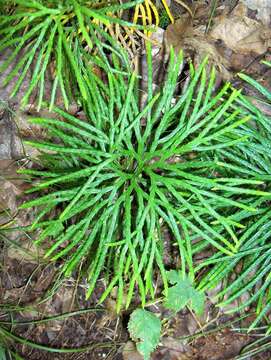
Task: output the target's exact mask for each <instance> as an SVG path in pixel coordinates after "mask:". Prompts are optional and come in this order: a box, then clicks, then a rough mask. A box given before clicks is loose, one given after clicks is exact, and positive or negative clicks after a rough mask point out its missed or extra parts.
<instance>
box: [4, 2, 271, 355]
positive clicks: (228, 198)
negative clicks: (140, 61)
mask: <svg viewBox="0 0 271 360" xmlns="http://www.w3.org/2000/svg"><path fill="white" fill-rule="evenodd" d="M140 2H141V1H134V2H128V3H125V4H118V3H117V4H114V5H112V4H108V3H106V4H104V2H98V3H96V4H93V3H92V2H88V1H78V0H67V1H60V2H59V1H35V0H31V1H29V2H25V1H22V0H14V1H13V7H12V9H11V10H10V13H8V14H5V15H1V16H0V35H1V39H0V51H3V50H5V49H9V50H10V49H11V51H10V53H9V56H8V58H7V59H6V60H5V61H4V62H3V64H2V65H1V67H0V71H2V72H3V71H6V70H7V69H8V68H9V66H10V65H11V64H12V63H13V61H14V60H15V59H16V58H17V57H18V56H19V55H20V56H21V57H20V59H19V61H18V62H17V63H16V65H15V66H14V68H13V70H11V71H10V72H9V73H8V74H7V77H6V79H5V82H4V83H5V84H8V83H9V82H10V81H11V80H12V79H13V78H14V77H15V76H17V74H18V72H19V79H18V81H17V82H16V84H15V87H14V89H13V92H12V94H11V95H15V94H16V93H17V92H18V90H19V89H20V86H21V85H22V82H23V81H24V79H25V76H26V75H27V73H28V72H29V69H30V68H31V67H32V66H33V76H32V77H31V81H30V85H29V88H28V90H27V92H26V94H25V95H24V97H23V104H24V105H25V104H27V103H28V101H29V98H30V95H31V94H32V92H33V91H34V89H36V88H38V89H39V100H38V107H41V106H43V97H44V85H45V81H46V74H47V70H48V68H49V67H50V66H51V65H52V68H53V75H54V79H55V80H54V84H53V88H52V93H51V99H50V103H49V104H47V105H46V106H48V105H49V108H50V109H51V110H53V111H54V115H52V117H50V118H49V117H48V118H32V119H30V121H31V122H32V123H35V124H38V125H40V126H41V127H43V128H45V129H47V131H48V139H47V140H46V141H43V142H37V141H28V144H29V145H31V146H33V147H36V148H37V149H39V150H40V153H41V155H40V157H39V160H38V161H37V165H38V168H31V169H25V170H24V171H23V173H24V174H27V175H29V176H30V178H31V179H32V180H35V182H34V185H33V187H32V188H31V189H30V190H29V191H28V193H36V194H37V196H36V198H35V199H32V200H30V201H28V202H26V203H24V204H23V205H22V206H21V208H32V207H35V208H37V209H38V212H37V217H36V219H35V221H34V223H33V224H32V226H31V228H30V230H32V231H38V233H39V237H38V239H37V240H36V243H37V244H43V246H44V247H45V248H46V249H47V250H46V255H45V257H47V258H50V259H51V260H53V261H55V260H58V259H62V260H63V263H62V264H63V265H62V269H61V271H62V272H63V274H64V275H65V276H69V275H71V274H72V273H73V272H74V271H76V269H77V268H78V265H79V264H80V263H83V264H84V266H83V273H84V275H85V276H86V277H87V279H88V283H89V288H88V292H87V296H88V297H89V296H90V295H91V294H92V292H93V290H94V289H95V286H96V284H97V281H98V279H99V278H100V277H101V274H103V276H104V277H105V281H106V285H107V286H106V288H105V291H104V293H103V294H102V296H101V298H100V302H102V301H104V300H105V299H106V297H107V296H108V295H109V294H110V292H111V291H112V290H113V289H117V311H118V312H119V311H120V310H121V308H122V307H123V305H125V307H126V308H128V307H129V305H130V304H131V302H132V300H133V297H134V295H135V294H139V296H140V299H141V304H142V306H143V307H144V306H145V305H146V303H147V301H148V300H149V299H154V298H155V296H156V295H157V294H156V291H155V282H156V280H157V279H158V281H159V280H161V283H162V290H161V293H162V294H163V295H164V298H165V301H164V306H165V307H167V308H169V309H171V310H173V311H179V310H181V309H182V308H183V307H184V306H189V307H190V308H191V309H192V310H194V311H195V312H196V313H198V314H200V313H201V312H202V310H203V305H204V299H205V297H204V292H205V291H206V290H209V289H211V288H214V287H216V286H217V285H218V284H220V283H222V290H221V292H220V293H219V294H218V295H217V298H218V299H219V301H220V305H221V306H225V305H228V304H230V303H232V302H234V301H236V300H240V299H241V305H238V306H237V308H235V309H234V310H232V311H241V310H244V309H246V307H247V306H249V305H252V304H255V303H256V304H257V309H256V312H257V318H256V320H255V321H254V322H253V323H252V324H251V327H250V329H252V328H254V327H255V326H257V325H258V324H259V322H261V321H262V320H263V319H266V320H268V314H269V313H270V309H271V292H270V289H271V287H270V284H271V277H270V269H271V261H270V259H271V257H270V252H271V249H270V235H271V233H270V226H269V224H270V215H271V210H270V199H271V186H270V180H271V175H270V174H271V155H270V149H271V127H270V117H269V116H268V115H265V114H263V113H262V112H261V111H260V110H259V109H258V108H256V107H255V106H254V105H252V104H251V102H250V101H249V99H247V98H246V97H244V96H242V95H241V92H240V91H238V90H235V89H233V88H232V87H231V85H230V84H225V85H224V86H223V87H222V88H221V89H219V90H217V91H214V88H215V80H216V77H215V70H214V69H212V71H210V73H208V74H207V71H206V63H207V60H204V61H203V63H202V64H201V65H200V66H199V67H198V68H197V69H195V68H194V67H193V66H192V65H191V64H190V71H189V79H190V80H189V82H188V83H187V84H186V86H185V87H184V88H183V89H182V92H181V94H179V93H176V89H177V88H178V81H179V75H180V69H181V68H182V63H183V57H182V54H179V56H175V55H174V52H173V51H171V53H170V59H169V64H168V69H167V77H166V79H165V81H164V83H163V84H162V85H161V87H160V89H159V91H158V92H157V91H153V76H152V75H153V69H152V56H151V47H150V44H149V43H148V42H147V46H146V50H147V64H148V74H147V94H146V99H144V97H142V92H141V88H140V81H141V77H140V76H139V75H138V74H137V73H133V72H131V70H130V65H129V59H128V56H127V54H126V52H125V50H124V49H123V48H122V47H121V46H120V45H119V43H118V42H117V40H116V39H114V37H112V36H111V35H109V33H110V31H109V29H110V27H111V25H112V24H118V25H119V26H134V25H133V24H130V23H127V22H125V21H124V20H122V19H121V18H118V17H117V16H115V15H114V13H118V12H119V11H122V10H124V9H128V8H130V7H132V6H134V5H135V4H138V3H140ZM5 5H6V3H5ZM142 29H145V28H142ZM109 54H110V56H109ZM266 65H268V66H270V63H266ZM94 68H99V69H101V70H102V71H103V74H104V75H103V76H104V77H103V79H101V77H99V76H98V75H97V74H95V71H93V69H94ZM240 77H241V78H242V79H243V80H245V81H247V82H248V83H249V84H250V85H251V86H253V87H254V88H256V89H257V90H258V91H259V93H261V95H262V97H264V98H265V100H261V101H262V102H264V103H265V105H267V106H270V102H271V94H270V91H268V90H267V89H265V88H264V87H263V86H262V85H260V84H259V83H257V82H256V81H254V80H253V79H251V78H249V77H248V76H246V75H244V74H241V75H240ZM74 88H76V89H77V90H78V91H77V93H76V97H77V101H78V102H79V103H80V105H81V106H82V108H83V110H84V111H83V114H84V115H83V117H76V116H72V115H70V114H69V113H68V112H66V111H64V110H62V109H60V108H58V107H56V106H54V103H55V98H56V94H57V90H58V89H60V91H61V93H62V97H63V99H64V104H65V106H66V108H68V105H69V102H70V99H71V97H72V95H73V93H74V90H73V89H74ZM165 234H169V237H170V243H171V244H170V245H171V248H176V249H177V252H178V259H177V263H176V264H175V265H176V268H177V270H171V271H167V270H168V269H167V267H166V266H165V262H164V258H165V256H166V252H167V249H166V247H165ZM205 250H208V253H211V255H210V257H209V258H208V259H203V260H201V261H199V260H195V258H196V256H197V255H198V254H202V252H203V251H205ZM247 295H248V296H247ZM244 297H246V298H245V300H244ZM146 321H149V326H150V328H148V327H146V328H145V325H144V324H145V323H144V322H146ZM129 329H130V332H131V335H132V337H133V338H134V339H140V341H141V342H140V343H139V344H138V349H139V350H140V352H141V353H142V354H143V355H144V356H145V358H146V359H147V358H148V357H149V356H150V353H151V351H152V350H154V349H155V347H156V346H157V344H158V341H159V336H160V331H161V323H160V320H159V319H157V318H156V316H154V315H153V314H150V313H148V312H147V311H146V310H136V312H134V313H133V315H132V317H131V321H130V323H129ZM146 329H147V331H146ZM270 330H271V328H270ZM270 330H269V331H270ZM0 351H1V348H0Z"/></svg>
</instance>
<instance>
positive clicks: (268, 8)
mask: <svg viewBox="0 0 271 360" xmlns="http://www.w3.org/2000/svg"><path fill="white" fill-rule="evenodd" d="M242 2H243V3H244V4H245V5H247V7H248V8H250V9H251V10H256V11H257V14H256V18H257V19H258V20H260V21H261V22H262V23H263V24H264V25H266V26H269V25H270V22H271V1H270V0H242Z"/></svg>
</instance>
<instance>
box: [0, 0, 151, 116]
mask: <svg viewBox="0 0 271 360" xmlns="http://www.w3.org/2000/svg"><path fill="white" fill-rule="evenodd" d="M142 1H143V0H135V1H131V2H128V3H124V4H119V3H116V4H114V5H112V3H111V2H109V1H105V2H91V1H85V0H84V1H78V0H62V1H56V0H52V1H37V0H31V1H24V0H14V1H6V2H5V4H9V5H10V6H11V4H12V7H11V9H10V11H9V12H8V13H6V14H2V15H0V52H3V51H4V50H5V49H7V50H8V52H7V54H8V55H7V58H6V59H5V61H4V62H3V63H2V64H1V66H0V72H4V71H5V70H7V69H8V68H9V66H12V70H11V71H8V73H7V76H6V78H5V80H4V83H3V85H4V86H5V85H7V84H9V83H10V82H11V81H12V80H13V79H14V78H15V77H16V78H17V77H18V74H19V77H18V79H17V80H16V82H15V84H14V87H13V90H12V92H11V94H10V95H11V97H12V96H15V95H16V94H17V92H18V91H19V89H20V88H21V86H22V83H23V81H24V79H25V78H26V76H27V74H29V73H30V71H31V68H32V67H33V73H32V74H31V81H30V84H29V86H28V89H27V91H26V93H25V94H24V96H23V99H22V105H26V104H27V103H28V102H29V99H30V96H31V94H32V93H33V91H34V90H35V89H36V90H37V91H38V108H40V107H41V104H42V101H43V98H44V93H45V83H46V79H47V82H48V76H49V75H48V74H49V70H50V69H51V77H52V78H53V79H54V82H53V85H52V91H51V101H50V102H51V105H50V108H51V109H52V106H53V104H54V103H55V98H56V94H57V90H58V89H59V91H60V93H61V95H62V98H63V101H64V104H65V106H66V108H68V105H69V102H70V100H71V98H72V97H73V95H76V94H74V90H73V89H74V88H75V87H77V86H78V87H79V94H77V98H78V97H79V98H80V97H82V98H83V99H85V100H86V99H87V86H86V82H85V80H84V78H85V77H86V74H85V72H84V71H83V69H84V68H85V66H84V65H87V68H88V71H90V70H91V69H93V68H94V67H102V68H103V69H106V71H109V69H110V64H109V61H108V56H107V54H108V53H115V54H118V55H119V56H120V57H121V56H124V57H123V58H122V61H123V62H126V65H127V66H128V67H129V64H128V61H127V55H126V54H124V52H123V50H122V48H121V47H120V46H119V44H118V42H117V39H116V38H114V36H111V35H110V33H109V29H112V27H113V26H114V25H118V26H120V27H126V28H127V27H131V26H132V27H134V28H135V27H136V28H140V29H144V27H142V26H140V25H134V24H132V23H129V22H127V21H124V20H122V19H121V17H118V14H119V13H120V12H121V11H123V10H127V9H130V8H132V7H134V6H135V5H136V4H138V3H140V2H142ZM3 6H4V5H3ZM6 11H7V10H6ZM16 60H17V61H16ZM46 76H47V77H46Z"/></svg>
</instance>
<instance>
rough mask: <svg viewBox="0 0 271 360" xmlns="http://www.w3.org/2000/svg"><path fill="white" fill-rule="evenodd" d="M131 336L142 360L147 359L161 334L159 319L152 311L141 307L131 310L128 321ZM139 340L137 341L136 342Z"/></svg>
mask: <svg viewBox="0 0 271 360" xmlns="http://www.w3.org/2000/svg"><path fill="white" fill-rule="evenodd" d="M128 330H129V333H130V336H131V338H132V339H133V340H134V341H135V342H136V347H137V350H138V351H139V352H140V354H141V355H143V357H144V360H149V359H150V355H151V353H152V352H153V351H154V350H155V349H156V347H157V345H158V343H159V339H160V336H161V321H160V319H159V318H158V317H157V316H155V315H154V314H153V313H151V312H150V311H147V310H143V309H136V310H135V311H133V312H132V314H131V316H130V320H129V323H128ZM138 341H139V342H138Z"/></svg>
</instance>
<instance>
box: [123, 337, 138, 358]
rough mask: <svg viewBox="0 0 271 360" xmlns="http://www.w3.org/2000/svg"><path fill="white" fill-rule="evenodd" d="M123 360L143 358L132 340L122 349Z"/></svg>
mask: <svg viewBox="0 0 271 360" xmlns="http://www.w3.org/2000/svg"><path fill="white" fill-rule="evenodd" d="M122 356H123V360H143V357H142V356H141V355H140V354H139V352H138V351H137V350H136V347H135V344H134V343H133V342H132V341H127V343H126V344H125V345H124V348H123V351H122Z"/></svg>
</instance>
